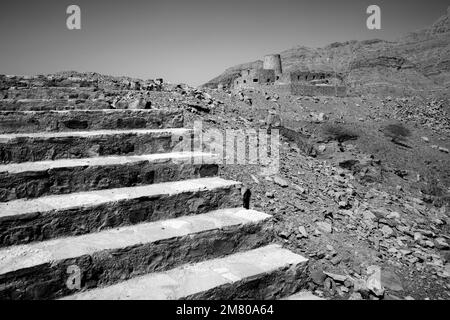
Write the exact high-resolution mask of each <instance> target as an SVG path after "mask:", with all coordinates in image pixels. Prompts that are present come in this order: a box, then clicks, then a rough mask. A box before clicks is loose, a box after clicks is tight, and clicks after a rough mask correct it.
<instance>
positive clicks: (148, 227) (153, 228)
mask: <svg viewBox="0 0 450 320" xmlns="http://www.w3.org/2000/svg"><path fill="white" fill-rule="evenodd" d="M269 219H270V216H269V215H267V214H265V213H261V212H257V211H253V210H246V209H242V208H232V209H224V210H218V211H213V212H208V213H205V214H201V215H196V216H189V217H181V218H177V219H170V220H163V221H157V222H151V223H142V224H139V225H136V226H128V227H122V228H119V229H112V230H107V231H103V232H99V233H94V234H89V235H83V236H78V237H69V238H61V239H55V240H51V241H46V242H37V243H34V244H29V245H22V246H14V247H8V248H4V249H2V250H0V257H1V259H0V299H48V298H55V297H60V296H63V295H67V294H70V293H73V292H75V291H77V289H72V290H71V289H70V288H69V287H68V286H67V282H68V279H69V275H68V274H67V271H68V270H71V268H75V269H77V270H79V271H80V274H81V277H80V280H81V283H80V284H81V285H80V289H86V288H94V287H97V286H106V285H110V284H114V283H117V282H119V281H123V280H125V279H129V278H132V277H136V276H139V275H143V274H146V273H150V272H156V271H162V270H167V269H170V268H174V267H177V266H179V265H182V264H185V263H193V262H198V261H202V260H205V259H211V258H216V257H223V256H225V255H228V254H232V253H235V252H237V251H240V250H248V249H252V248H256V247H259V246H261V245H265V244H267V243H268V242H269V241H270V240H271V237H270V236H269V235H270V232H268V230H265V229H267V224H266V222H267V221H268V220H269ZM72 270H73V269H72ZM72 288H73V287H72Z"/></svg>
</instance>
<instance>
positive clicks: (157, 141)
mask: <svg viewBox="0 0 450 320" xmlns="http://www.w3.org/2000/svg"><path fill="white" fill-rule="evenodd" d="M191 132H192V130H191V129H184V128H174V129H132V130H96V131H71V132H37V133H14V134H0V163H2V164H6V163H14V162H15V163H20V162H28V161H44V160H56V159H69V158H70V159H73V158H76V159H79V158H89V157H98V156H109V155H141V154H149V153H164V152H171V151H172V150H173V149H174V148H175V147H176V146H177V145H178V143H179V142H180V141H181V140H183V137H189V134H190V133H191Z"/></svg>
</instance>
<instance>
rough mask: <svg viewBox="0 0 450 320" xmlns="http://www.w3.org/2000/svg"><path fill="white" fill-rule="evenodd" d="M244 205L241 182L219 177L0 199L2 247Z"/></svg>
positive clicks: (0, 244) (0, 242)
mask: <svg viewBox="0 0 450 320" xmlns="http://www.w3.org/2000/svg"><path fill="white" fill-rule="evenodd" d="M242 205H243V199H242V195H241V184H240V183H239V182H236V181H230V180H224V179H222V178H218V177H211V178H200V179H190V180H183V181H176V182H163V183H158V184H152V185H144V186H137V187H128V188H117V189H106V190H96V191H87V192H79V193H70V194H67V195H66V194H65V195H52V196H46V197H41V198H36V199H30V200H24V199H19V200H13V201H9V202H2V203H0V246H8V245H16V244H21V243H28V242H32V241H39V240H46V239H51V238H56V237H62V236H74V235H80V234H86V233H92V232H97V231H99V230H103V229H108V228H114V227H120V226H125V225H131V224H136V223H141V222H151V221H156V220H161V219H170V218H175V217H180V216H183V215H196V214H201V213H205V212H208V211H212V210H216V209H222V208H230V207H240V206H242Z"/></svg>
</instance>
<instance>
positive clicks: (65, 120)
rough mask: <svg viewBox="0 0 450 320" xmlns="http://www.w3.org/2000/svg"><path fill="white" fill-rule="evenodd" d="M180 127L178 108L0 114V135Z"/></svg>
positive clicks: (10, 112)
mask: <svg viewBox="0 0 450 320" xmlns="http://www.w3.org/2000/svg"><path fill="white" fill-rule="evenodd" d="M181 127H183V111H182V110H181V109H180V110H176V109H172V110H153V109H152V110H127V109H105V110H66V111H57V110H51V111H0V133H24V132H40V131H49V132H59V131H71V130H105V129H107V130H112V129H164V128H181Z"/></svg>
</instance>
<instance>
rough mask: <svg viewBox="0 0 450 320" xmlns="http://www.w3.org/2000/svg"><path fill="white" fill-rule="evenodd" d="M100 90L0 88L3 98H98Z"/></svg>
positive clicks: (87, 88) (88, 88) (89, 88)
mask: <svg viewBox="0 0 450 320" xmlns="http://www.w3.org/2000/svg"><path fill="white" fill-rule="evenodd" d="M101 95H104V92H103V91H102V90H98V89H97V88H93V87H84V88H77V87H43V88H16V89H11V88H10V89H8V90H0V97H3V99H16V100H17V99H83V100H87V99H98V98H99V97H100V96H101Z"/></svg>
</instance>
